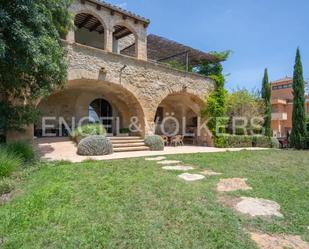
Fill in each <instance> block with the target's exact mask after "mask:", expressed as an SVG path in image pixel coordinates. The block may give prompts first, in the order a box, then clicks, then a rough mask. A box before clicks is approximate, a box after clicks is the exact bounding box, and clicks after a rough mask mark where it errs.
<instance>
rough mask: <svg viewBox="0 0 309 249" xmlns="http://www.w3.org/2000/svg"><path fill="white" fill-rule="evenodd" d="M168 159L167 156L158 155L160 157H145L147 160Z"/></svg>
mask: <svg viewBox="0 0 309 249" xmlns="http://www.w3.org/2000/svg"><path fill="white" fill-rule="evenodd" d="M164 159H166V157H165V156H158V157H147V158H145V160H146V161H161V160H164Z"/></svg>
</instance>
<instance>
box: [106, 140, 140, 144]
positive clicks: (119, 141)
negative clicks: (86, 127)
mask: <svg viewBox="0 0 309 249" xmlns="http://www.w3.org/2000/svg"><path fill="white" fill-rule="evenodd" d="M111 142H112V144H127V143H144V139H134V140H111Z"/></svg>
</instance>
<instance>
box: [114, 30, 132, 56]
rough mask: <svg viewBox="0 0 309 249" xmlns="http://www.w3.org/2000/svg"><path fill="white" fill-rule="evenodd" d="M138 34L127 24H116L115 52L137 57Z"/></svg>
mask: <svg viewBox="0 0 309 249" xmlns="http://www.w3.org/2000/svg"><path fill="white" fill-rule="evenodd" d="M136 44H137V40H136V36H135V35H134V34H133V32H132V31H131V30H130V29H128V28H127V27H125V26H122V25H116V26H115V27H114V32H113V53H116V54H123V55H128V56H132V57H136V56H137V55H136V50H137V49H136Z"/></svg>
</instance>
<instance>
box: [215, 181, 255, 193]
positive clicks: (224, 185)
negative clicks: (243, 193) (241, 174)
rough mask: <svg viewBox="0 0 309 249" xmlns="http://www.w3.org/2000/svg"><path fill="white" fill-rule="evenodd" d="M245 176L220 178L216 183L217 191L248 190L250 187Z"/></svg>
mask: <svg viewBox="0 0 309 249" xmlns="http://www.w3.org/2000/svg"><path fill="white" fill-rule="evenodd" d="M246 181H247V179H246V178H227V179H220V182H219V183H218V184H217V190H218V191H219V192H230V191H237V190H250V189H252V188H251V187H249V186H248V185H247V183H246Z"/></svg>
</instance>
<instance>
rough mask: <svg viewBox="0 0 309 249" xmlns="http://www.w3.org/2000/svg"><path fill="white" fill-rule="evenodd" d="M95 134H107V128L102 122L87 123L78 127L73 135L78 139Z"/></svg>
mask: <svg viewBox="0 0 309 249" xmlns="http://www.w3.org/2000/svg"><path fill="white" fill-rule="evenodd" d="M93 135H101V136H105V135H106V129H105V128H104V126H103V125H102V124H86V125H82V126H80V127H78V128H76V129H75V130H74V131H73V132H72V134H71V136H72V138H73V139H74V140H75V141H76V140H79V139H81V138H83V137H88V136H93Z"/></svg>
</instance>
